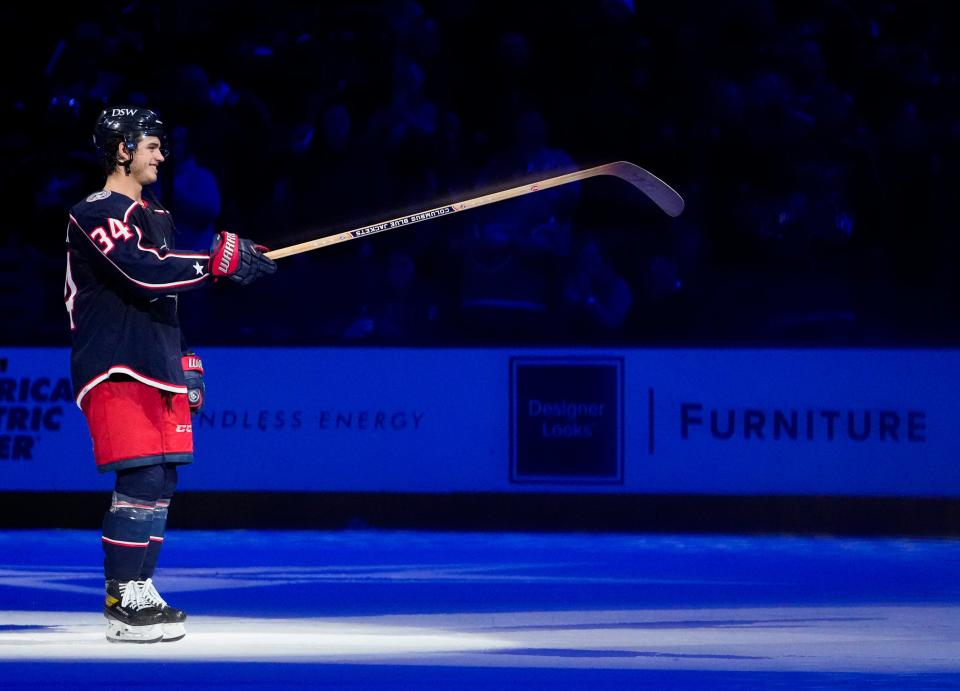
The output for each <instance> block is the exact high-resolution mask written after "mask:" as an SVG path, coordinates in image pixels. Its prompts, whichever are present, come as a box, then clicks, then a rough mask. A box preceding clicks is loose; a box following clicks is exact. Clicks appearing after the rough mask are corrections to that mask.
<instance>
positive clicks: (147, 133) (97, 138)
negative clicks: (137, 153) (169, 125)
mask: <svg viewBox="0 0 960 691" xmlns="http://www.w3.org/2000/svg"><path fill="white" fill-rule="evenodd" d="M141 137H159V138H160V153H162V154H163V156H164V158H166V157H167V156H169V155H170V148H169V146H168V144H167V134H166V131H165V130H164V127H163V121H162V120H161V119H160V118H159V117H157V114H156V113H155V112H153V111H152V110H149V109H147V108H132V107H116V108H107V109H106V110H104V111H103V112H102V113H100V117H98V118H97V124H96V127H95V128H94V130H93V145H94V146H95V147H97V153H98V154H100V155H101V156H103V157H104V158H108V159H113V158H115V157H116V144H115V142H116V141H117V140H118V139H119V140H121V141H123V144H124V146H125V147H126V149H127V151H130V152H133V150H134V149H136V148H137V142H138V141H139V140H140V138H141Z"/></svg>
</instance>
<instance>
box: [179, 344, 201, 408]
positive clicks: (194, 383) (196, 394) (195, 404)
mask: <svg viewBox="0 0 960 691" xmlns="http://www.w3.org/2000/svg"><path fill="white" fill-rule="evenodd" d="M180 365H181V366H182V367H183V378H184V379H186V380H187V402H188V403H189V404H190V412H191V413H198V412H200V409H201V408H202V407H203V401H204V398H205V394H206V387H204V385H203V362H202V361H201V360H200V358H199V357H197V355H196V353H184V354H183V356H182V357H181V358H180Z"/></svg>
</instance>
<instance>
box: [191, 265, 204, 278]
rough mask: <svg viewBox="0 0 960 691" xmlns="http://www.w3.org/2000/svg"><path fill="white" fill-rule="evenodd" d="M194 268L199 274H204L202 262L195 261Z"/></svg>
mask: <svg viewBox="0 0 960 691" xmlns="http://www.w3.org/2000/svg"><path fill="white" fill-rule="evenodd" d="M193 268H194V269H196V270H197V276H203V264H201V263H200V262H194V263H193Z"/></svg>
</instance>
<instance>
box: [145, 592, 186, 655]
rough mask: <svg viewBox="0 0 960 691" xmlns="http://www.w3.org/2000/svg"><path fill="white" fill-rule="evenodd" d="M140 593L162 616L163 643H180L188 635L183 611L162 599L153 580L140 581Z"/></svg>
mask: <svg viewBox="0 0 960 691" xmlns="http://www.w3.org/2000/svg"><path fill="white" fill-rule="evenodd" d="M137 585H139V586H140V591H141V592H142V593H143V597H144V598H145V599H146V601H147V602H148V603H150V604H151V605H153V606H154V607H157V608H158V609H159V610H160V613H161V614H162V618H161V626H162V627H163V642H164V643H170V642H172V641H179V640H180V639H181V638H183V637H184V636H186V635H187V629H186V627H185V626H184V625H183V622H185V621H186V620H187V615H186V613H185V612H184V611H183V610H182V609H177V608H176V607H171V606H170V605H168V604H167V601H166V600H164V599H163V598H162V597H160V593H158V592H157V587H156V586H155V585H154V584H153V579H152V578H148V579H147V580H145V581H138V583H137Z"/></svg>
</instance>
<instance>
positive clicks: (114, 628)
mask: <svg viewBox="0 0 960 691" xmlns="http://www.w3.org/2000/svg"><path fill="white" fill-rule="evenodd" d="M107 640H108V641H110V642H111V643H159V642H160V641H161V640H163V629H162V628H161V627H160V625H159V624H151V625H150V626H130V625H129V624H124V623H123V622H121V621H116V620H115V619H108V620H107Z"/></svg>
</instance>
